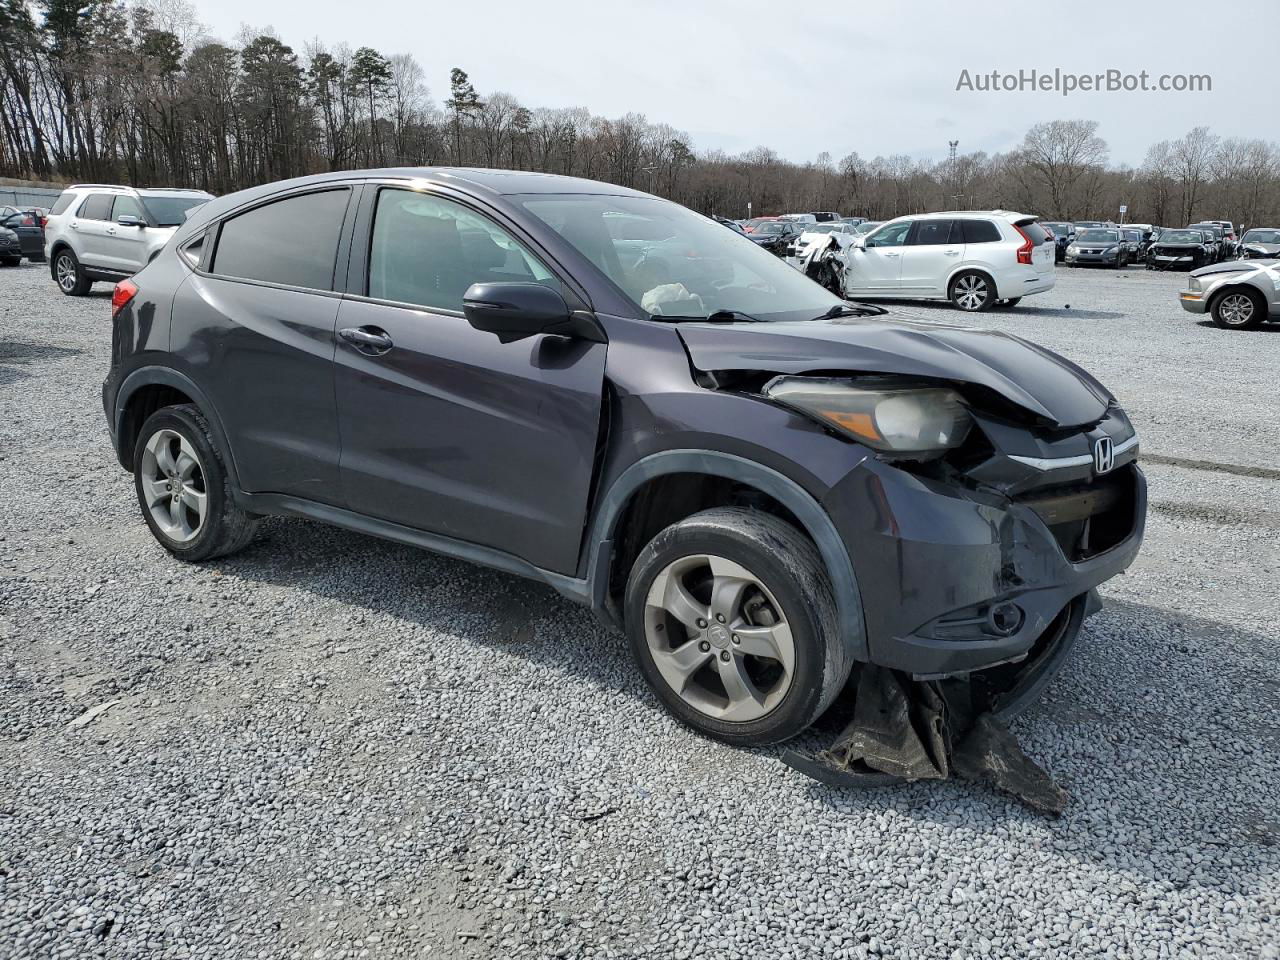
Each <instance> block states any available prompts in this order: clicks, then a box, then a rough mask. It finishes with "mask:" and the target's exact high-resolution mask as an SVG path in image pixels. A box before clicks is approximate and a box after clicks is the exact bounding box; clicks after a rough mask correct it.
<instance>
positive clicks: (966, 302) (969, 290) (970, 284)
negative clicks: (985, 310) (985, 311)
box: [955, 276, 987, 310]
mask: <svg viewBox="0 0 1280 960" xmlns="http://www.w3.org/2000/svg"><path fill="white" fill-rule="evenodd" d="M955 298H956V303H957V304H959V306H960V309H961V310H977V309H978V308H979V307H981V306H982V305H983V304H984V303H985V302H986V300H987V281H985V280H983V279H982V278H981V277H977V276H968V277H961V278H960V279H959V280H957V281H956V292H955Z"/></svg>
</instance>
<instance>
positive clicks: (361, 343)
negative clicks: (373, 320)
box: [338, 327, 395, 357]
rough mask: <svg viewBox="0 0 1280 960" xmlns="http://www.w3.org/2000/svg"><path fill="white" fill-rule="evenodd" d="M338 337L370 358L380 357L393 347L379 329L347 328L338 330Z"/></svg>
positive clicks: (383, 331) (392, 343)
mask: <svg viewBox="0 0 1280 960" xmlns="http://www.w3.org/2000/svg"><path fill="white" fill-rule="evenodd" d="M338 336H340V337H341V338H342V339H343V340H345V341H347V343H349V344H351V345H352V346H353V347H355V348H356V349H357V350H359V351H360V352H361V353H363V354H366V355H368V356H370V357H378V356H381V355H382V354H384V353H386V352H387V351H388V350H390V349H391V348H392V347H394V346H395V343H394V342H393V341H392V339H391V338H390V337H389V336H387V331H385V330H383V329H382V328H381V327H347V328H345V329H343V330H339V331H338Z"/></svg>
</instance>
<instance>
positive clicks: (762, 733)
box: [624, 515, 843, 746]
mask: <svg viewBox="0 0 1280 960" xmlns="http://www.w3.org/2000/svg"><path fill="white" fill-rule="evenodd" d="M815 553H816V552H815ZM696 554H714V555H717V556H722V557H725V558H726V559H729V560H733V561H734V562H735V563H738V564H741V565H742V566H743V567H746V568H747V569H748V570H750V571H751V572H752V573H753V574H755V576H756V577H757V578H758V579H759V580H760V582H761V583H763V584H764V585H765V586H766V587H767V588H768V589H769V592H770V593H772V594H773V596H774V598H775V599H776V600H777V602H778V604H779V606H781V608H782V613H783V617H784V618H785V619H786V620H787V622H788V623H789V625H790V626H791V635H792V641H793V643H794V644H795V654H796V657H795V669H794V671H793V673H792V678H791V686H790V689H789V690H788V691H787V694H786V696H785V697H784V698H783V700H782V702H781V703H779V704H778V705H777V706H776V707H775V708H774V709H773V710H771V711H770V712H769V713H768V714H766V715H765V716H763V717H761V718H759V719H757V720H752V721H747V722H742V723H728V722H725V721H721V720H717V719H715V718H714V717H709V716H707V715H706V714H703V713H701V712H699V711H698V710H696V709H695V708H693V707H692V706H690V705H689V704H687V703H685V702H684V700H682V699H681V698H680V696H679V695H678V694H677V693H676V692H675V691H673V690H672V689H671V688H670V687H669V686H668V685H667V683H666V681H665V680H663V678H662V676H661V674H659V672H658V669H657V666H656V665H655V664H654V661H653V656H652V654H651V652H650V650H649V644H648V640H647V638H646V636H645V629H644V620H645V617H644V611H645V603H646V599H647V597H648V593H649V589H650V587H651V586H652V584H653V581H654V580H655V579H656V577H657V576H658V574H659V573H660V572H661V571H662V570H664V569H665V568H666V567H667V566H668V565H669V564H671V563H672V562H674V561H676V560H679V559H680V558H682V557H686V556H691V555H696ZM824 578H825V575H824ZM820 591H824V592H822V593H820ZM624 606H625V623H626V633H627V638H628V640H629V642H630V644H631V650H632V654H633V656H634V657H635V659H636V662H637V663H638V664H639V666H640V670H641V672H642V674H643V675H644V678H645V680H646V681H647V682H648V684H649V686H650V687H651V688H652V689H653V690H654V692H655V693H656V694H657V695H658V697H659V699H660V700H662V702H663V704H664V705H665V706H666V708H667V709H668V710H669V711H670V712H671V713H672V714H673V715H674V716H675V717H676V718H677V719H679V720H681V721H682V722H683V723H684V724H686V725H687V726H690V727H692V728H693V729H695V730H697V731H699V732H700V733H704V734H706V735H708V736H711V737H714V738H715V739H718V740H722V741H724V742H727V743H731V744H735V745H739V746H762V745H766V744H771V743H779V742H781V741H783V740H786V739H789V738H790V737H793V736H795V735H796V734H798V733H800V732H801V731H803V730H804V729H805V728H806V727H808V726H809V725H810V724H812V723H813V721H814V720H816V719H817V718H818V716H819V715H820V714H821V712H822V709H823V708H824V707H825V706H826V704H825V703H823V691H824V689H825V688H826V686H827V683H828V679H829V678H828V677H827V674H828V672H829V671H831V669H832V666H833V664H832V658H831V656H830V651H828V649H827V644H828V643H832V644H834V643H838V642H839V637H838V631H837V629H836V625H835V624H836V621H835V614H834V608H835V604H834V601H833V600H832V599H831V593H830V587H829V586H828V585H827V584H825V583H822V582H819V583H817V584H814V585H811V586H809V587H807V588H806V586H805V584H804V583H801V582H799V581H798V579H797V577H796V575H795V573H794V571H793V570H791V569H789V568H788V567H787V565H786V564H785V563H783V562H781V561H780V560H779V559H778V558H777V556H775V555H773V554H771V553H770V551H769V550H768V549H766V548H765V547H764V546H763V545H762V544H761V543H759V542H758V541H756V540H754V539H752V538H751V537H748V536H746V535H744V534H743V533H742V532H740V531H737V530H734V529H732V528H728V527H721V526H716V525H714V524H712V523H699V518H698V516H697V515H695V516H694V517H691V518H689V519H688V520H686V521H684V522H682V523H680V524H677V525H675V526H673V527H668V528H667V529H666V530H664V531H662V532H661V533H660V534H658V536H656V537H655V538H654V539H653V541H652V542H650V543H649V545H648V546H646V547H645V548H644V549H643V550H642V551H641V552H640V555H639V556H638V557H637V558H636V562H635V564H634V565H633V567H632V570H631V576H630V578H629V580H628V583H627V592H626V598H625V604H624ZM824 609H825V615H824ZM841 679H843V678H841Z"/></svg>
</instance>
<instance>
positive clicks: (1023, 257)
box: [1013, 223, 1035, 263]
mask: <svg viewBox="0 0 1280 960" xmlns="http://www.w3.org/2000/svg"><path fill="white" fill-rule="evenodd" d="M1013 229H1015V230H1017V231H1018V236H1020V237H1022V239H1023V240H1025V241H1026V242H1025V243H1024V244H1023V245H1022V246H1020V247H1019V248H1018V262H1019V263H1030V262H1031V251H1032V250H1033V249H1034V248H1035V244H1034V243H1032V242H1031V238H1030V237H1029V236H1027V235H1026V233H1025V232H1023V229H1022V228H1021V227H1020V226H1018V225H1017V224H1016V223H1015V224H1014V225H1013Z"/></svg>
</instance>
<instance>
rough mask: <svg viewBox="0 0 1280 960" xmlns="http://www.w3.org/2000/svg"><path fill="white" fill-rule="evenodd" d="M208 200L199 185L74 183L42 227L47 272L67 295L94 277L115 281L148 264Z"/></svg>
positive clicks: (81, 290) (84, 288)
mask: <svg viewBox="0 0 1280 960" xmlns="http://www.w3.org/2000/svg"><path fill="white" fill-rule="evenodd" d="M212 199H213V194H210V193H205V192H204V191H203V190H179V189H165V188H149V189H142V190H139V189H134V188H133V187H119V186H110V185H107V184H100V183H78V184H73V185H71V186H70V187H67V189H66V190H64V191H63V192H62V195H61V196H59V197H58V199H57V200H56V201H55V202H54V204H53V206H52V207H51V208H50V210H49V222H48V223H47V224H46V225H45V228H44V253H45V256H46V257H47V258H48V260H49V272H50V274H51V275H52V276H53V279H54V281H55V282H56V283H57V284H58V289H60V290H61V291H62V292H63V293H65V294H67V295H68V296H81V295H83V294H86V293H88V292H89V288H90V287H92V286H93V282H94V281H95V280H105V281H107V282H110V283H115V282H116V281H117V280H120V279H121V278H123V277H127V276H129V275H130V274H134V273H137V272H138V271H139V270H141V269H142V268H143V267H145V266H146V265H147V264H148V263H150V262H151V259H152V258H153V257H154V256H155V255H156V254H158V253H159V252H160V250H161V249H162V248H163V247H164V245H165V244H166V243H168V242H169V238H170V237H171V236H173V234H174V231H176V230H177V229H178V227H179V226H181V224H182V222H183V220H185V219H186V215H187V211H188V210H190V209H191V208H192V207H196V206H199V205H200V204H202V203H205V202H206V201H209V200H212Z"/></svg>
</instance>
